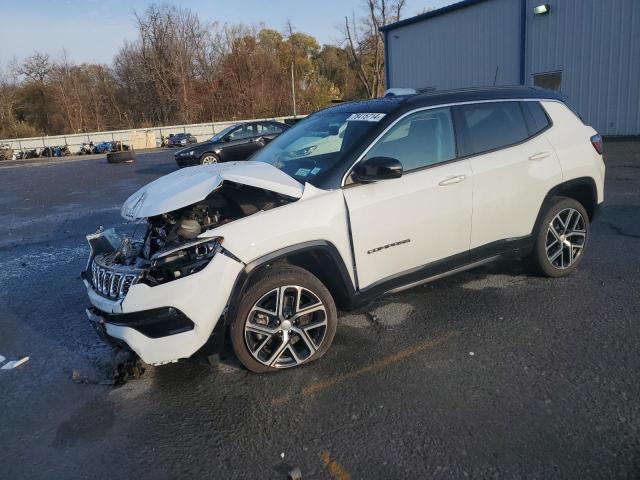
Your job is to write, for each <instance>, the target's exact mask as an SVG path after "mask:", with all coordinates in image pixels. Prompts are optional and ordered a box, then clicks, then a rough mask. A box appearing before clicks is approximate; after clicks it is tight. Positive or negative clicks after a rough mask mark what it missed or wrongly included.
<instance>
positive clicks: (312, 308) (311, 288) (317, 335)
mask: <svg viewBox="0 0 640 480" xmlns="http://www.w3.org/2000/svg"><path fill="white" fill-rule="evenodd" d="M337 317H338V314H337V310H336V306H335V303H334V301H333V298H332V297H331V294H330V293H329V291H328V290H327V288H326V287H325V286H324V284H323V283H322V282H321V281H320V280H319V279H318V278H316V277H315V276H314V275H312V274H311V273H310V272H309V271H307V270H304V269H302V268H299V267H295V266H293V265H287V264H283V265H277V266H271V267H268V268H267V269H265V271H264V272H263V273H262V274H260V275H259V276H258V277H257V278H256V279H255V280H254V281H253V282H251V284H250V285H249V286H248V287H247V288H246V290H245V291H244V292H243V294H242V298H241V299H240V300H239V304H238V306H237V308H232V309H231V312H230V318H231V331H230V334H231V343H232V344H233V350H234V352H235V354H236V355H237V357H238V359H239V360H240V361H241V362H242V364H243V365H244V366H245V367H247V368H248V369H249V370H252V371H254V372H269V371H275V370H279V369H283V368H291V367H297V366H299V365H302V364H304V363H308V362H311V361H313V360H316V359H318V358H320V357H321V356H322V355H324V353H325V352H326V351H327V350H328V349H329V347H330V345H331V342H332V341H333V336H334V335H335V331H336V325H337Z"/></svg>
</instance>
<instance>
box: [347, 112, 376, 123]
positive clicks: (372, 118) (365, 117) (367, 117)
mask: <svg viewBox="0 0 640 480" xmlns="http://www.w3.org/2000/svg"><path fill="white" fill-rule="evenodd" d="M384 115H385V114H384V113H353V114H351V116H350V117H349V118H347V122H379V121H380V120H382V119H383V118H384Z"/></svg>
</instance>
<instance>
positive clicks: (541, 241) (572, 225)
mask: <svg viewBox="0 0 640 480" xmlns="http://www.w3.org/2000/svg"><path fill="white" fill-rule="evenodd" d="M589 234H590V225H589V215H588V214H587V211H586V210H585V208H584V207H583V206H582V204H581V203H580V202H578V201H576V200H574V199H572V198H566V197H556V198H554V199H553V200H552V202H551V204H550V206H549V207H548V208H547V211H546V213H545V214H544V217H543V218H542V221H541V222H540V224H539V225H538V227H537V231H536V233H535V244H534V249H533V252H532V253H531V255H530V257H529V258H528V259H527V260H528V264H529V266H530V267H531V268H532V269H533V270H534V271H535V272H536V273H539V274H542V275H545V276H547V277H554V278H557V277H564V276H566V275H569V274H570V273H572V272H573V271H574V270H575V269H576V268H577V267H578V265H579V264H580V262H582V259H583V257H584V253H585V250H586V247H587V243H588V240H589Z"/></svg>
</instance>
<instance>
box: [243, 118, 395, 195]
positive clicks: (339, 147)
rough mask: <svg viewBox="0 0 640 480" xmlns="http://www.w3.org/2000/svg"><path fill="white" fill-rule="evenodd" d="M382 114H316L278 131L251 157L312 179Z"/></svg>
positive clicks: (299, 177) (303, 179)
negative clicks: (271, 139)
mask: <svg viewBox="0 0 640 480" xmlns="http://www.w3.org/2000/svg"><path fill="white" fill-rule="evenodd" d="M382 117H384V114H382V113H370V114H360V113H351V112H336V113H320V114H316V115H313V116H311V117H308V118H306V119H304V120H302V121H301V122H300V123H298V124H296V125H295V126H294V127H292V128H290V129H289V130H287V131H286V132H284V133H283V134H281V135H280V136H279V137H277V138H276V139H275V140H274V141H273V142H271V143H270V144H269V145H268V146H267V147H266V148H264V149H262V150H260V151H258V152H257V153H256V154H255V155H254V156H253V157H252V158H251V160H255V161H258V162H265V163H270V164H271V165H273V166H274V167H276V168H278V169H280V170H282V171H283V172H284V173H286V174H288V175H290V176H292V177H293V178H295V179H296V180H298V181H299V182H303V183H304V182H310V183H313V179H314V178H315V177H317V176H318V175H321V174H322V173H323V172H326V171H327V170H329V169H330V168H332V167H333V166H334V165H336V164H338V163H339V162H341V161H342V160H343V159H344V156H345V154H346V153H347V152H348V151H349V149H350V148H351V147H352V146H353V145H354V144H355V143H356V142H357V141H358V140H359V139H361V138H362V137H363V136H364V135H366V134H367V133H368V132H369V131H370V130H371V129H372V128H373V127H375V125H376V123H377V122H378V121H379V120H380V119H382Z"/></svg>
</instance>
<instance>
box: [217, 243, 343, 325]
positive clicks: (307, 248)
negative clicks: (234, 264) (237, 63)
mask: <svg viewBox="0 0 640 480" xmlns="http://www.w3.org/2000/svg"><path fill="white" fill-rule="evenodd" d="M278 264H290V265H295V266H297V267H300V268H303V269H305V270H307V271H309V272H310V273H311V274H313V275H315V276H316V277H317V278H318V279H319V280H320V281H321V282H322V283H323V284H324V286H325V287H327V290H329V293H331V296H332V297H333V299H334V301H335V303H336V306H337V307H338V308H339V309H343V310H347V309H349V308H350V306H351V305H352V302H353V297H354V294H355V288H354V285H353V282H352V280H351V277H350V275H349V271H348V270H347V267H346V265H345V263H344V260H343V259H342V257H341V255H340V253H339V252H338V249H337V248H336V247H335V245H333V244H332V243H331V242H328V241H326V240H314V241H309V242H304V243H300V244H297V245H292V246H289V247H286V248H282V249H280V250H276V251H274V252H272V253H269V254H267V255H264V256H262V257H260V258H257V259H255V260H253V261H251V262H249V263H247V265H246V266H245V268H244V269H243V271H242V272H241V273H240V275H239V276H238V279H237V280H236V284H235V286H234V288H233V290H232V292H231V296H230V297H229V310H230V311H231V310H232V309H234V308H235V306H237V305H238V304H239V300H240V298H241V297H242V294H243V292H244V291H245V290H246V289H247V287H248V286H249V285H251V284H252V282H253V281H254V280H255V279H256V278H258V276H259V275H261V274H266V273H267V272H268V269H269V268H272V267H273V266H274V265H278ZM229 313H232V312H229ZM228 317H233V315H232V314H231V315H228Z"/></svg>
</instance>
